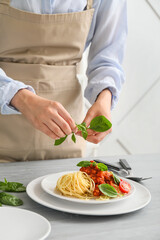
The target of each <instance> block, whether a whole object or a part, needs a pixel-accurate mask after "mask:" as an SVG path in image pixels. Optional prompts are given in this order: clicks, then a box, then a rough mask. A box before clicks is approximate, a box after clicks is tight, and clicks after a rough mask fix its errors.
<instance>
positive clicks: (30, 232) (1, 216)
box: [0, 207, 51, 240]
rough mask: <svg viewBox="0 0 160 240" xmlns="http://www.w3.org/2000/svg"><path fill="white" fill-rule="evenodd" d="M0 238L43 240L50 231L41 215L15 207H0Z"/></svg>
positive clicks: (5, 239)
mask: <svg viewBox="0 0 160 240" xmlns="http://www.w3.org/2000/svg"><path fill="white" fill-rule="evenodd" d="M0 228H1V231H0V239H4V240H10V239H16V240H35V239H36V240H43V239H46V237H47V236H48V235H49V233H50V231H51V226H50V223H49V222H48V220H47V219H45V218H44V217H42V216H41V215H39V214H37V213H34V212H31V211H28V210H24V209H20V208H17V207H16V208H15V207H1V208H0Z"/></svg>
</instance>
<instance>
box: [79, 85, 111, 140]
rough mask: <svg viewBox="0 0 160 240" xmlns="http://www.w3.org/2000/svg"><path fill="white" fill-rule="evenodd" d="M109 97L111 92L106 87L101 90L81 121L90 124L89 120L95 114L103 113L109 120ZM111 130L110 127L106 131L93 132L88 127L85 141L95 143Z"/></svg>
mask: <svg viewBox="0 0 160 240" xmlns="http://www.w3.org/2000/svg"><path fill="white" fill-rule="evenodd" d="M111 99H112V94H111V92H110V91H109V90H108V89H105V90H103V91H102V92H101V93H100V94H99V96H98V98H97V100H96V102H95V103H94V104H93V105H92V107H91V108H90V109H89V110H88V112H87V115H86V117H85V119H84V121H83V122H85V123H86V125H87V127H88V126H89V125H90V122H91V120H92V119H93V118H94V117H96V116H100V115H103V116H105V117H106V118H107V119H108V120H110V121H111ZM111 131H112V128H111V129H109V130H108V131H106V132H95V131H93V130H91V129H88V130H87V132H88V137H87V141H89V142H92V143H95V144H97V143H99V142H100V141H102V140H103V138H104V137H105V136H106V135H107V134H109V133H110V132H111ZM77 134H78V135H81V134H80V133H79V132H77Z"/></svg>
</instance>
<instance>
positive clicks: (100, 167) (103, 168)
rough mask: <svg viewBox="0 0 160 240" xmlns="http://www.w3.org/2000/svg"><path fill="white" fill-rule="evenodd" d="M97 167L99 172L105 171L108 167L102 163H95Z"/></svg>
mask: <svg viewBox="0 0 160 240" xmlns="http://www.w3.org/2000/svg"><path fill="white" fill-rule="evenodd" d="M97 166H98V168H99V169H100V170H101V171H107V170H108V167H107V166H106V165H105V164H104V163H97Z"/></svg>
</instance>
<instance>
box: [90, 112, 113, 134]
mask: <svg viewBox="0 0 160 240" xmlns="http://www.w3.org/2000/svg"><path fill="white" fill-rule="evenodd" d="M111 127H112V123H111V122H110V121H109V120H108V119H107V118H105V117H104V116H97V117H95V118H93V119H92V121H91V123H90V127H89V128H90V129H92V130H94V131H96V132H105V131H107V130H109V129H110V128H111Z"/></svg>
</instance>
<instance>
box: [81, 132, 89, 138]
mask: <svg viewBox="0 0 160 240" xmlns="http://www.w3.org/2000/svg"><path fill="white" fill-rule="evenodd" d="M82 137H83V138H84V139H85V140H86V139H87V137H88V132H87V131H82Z"/></svg>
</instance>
